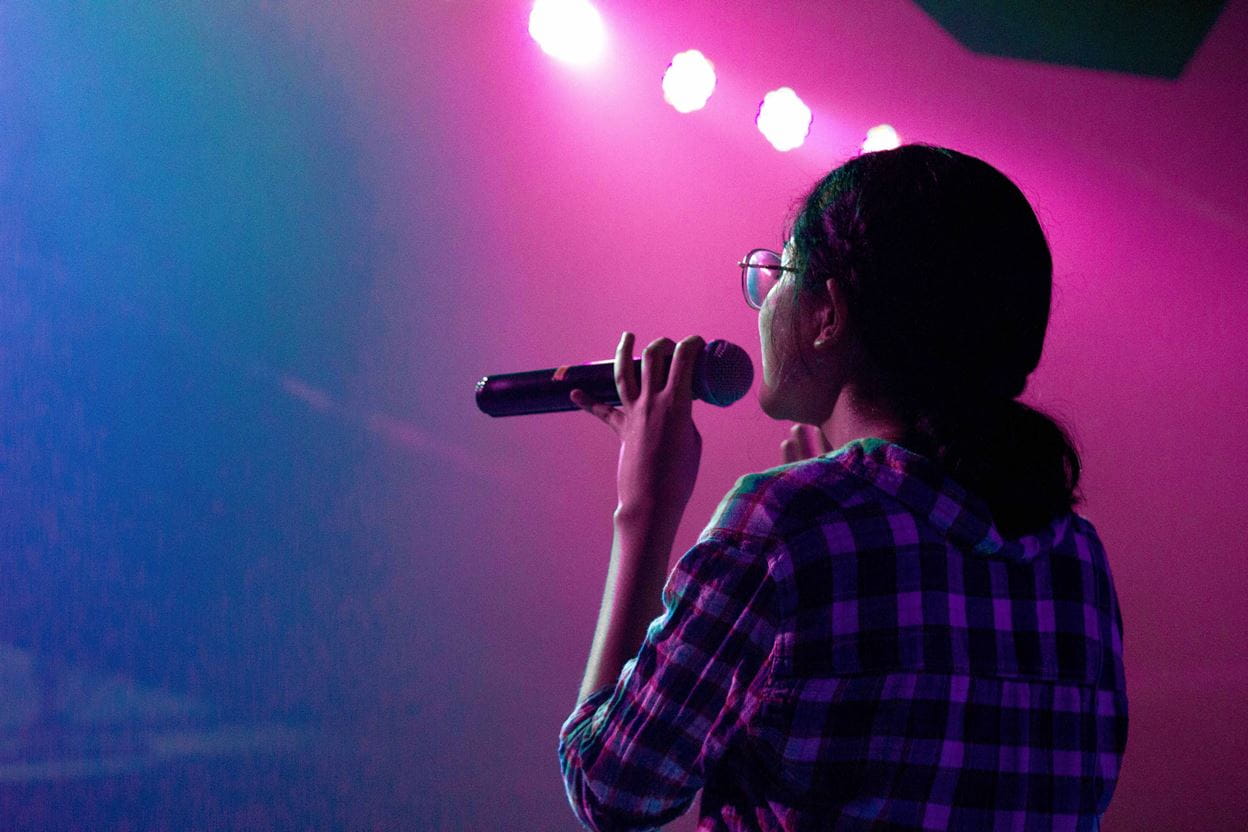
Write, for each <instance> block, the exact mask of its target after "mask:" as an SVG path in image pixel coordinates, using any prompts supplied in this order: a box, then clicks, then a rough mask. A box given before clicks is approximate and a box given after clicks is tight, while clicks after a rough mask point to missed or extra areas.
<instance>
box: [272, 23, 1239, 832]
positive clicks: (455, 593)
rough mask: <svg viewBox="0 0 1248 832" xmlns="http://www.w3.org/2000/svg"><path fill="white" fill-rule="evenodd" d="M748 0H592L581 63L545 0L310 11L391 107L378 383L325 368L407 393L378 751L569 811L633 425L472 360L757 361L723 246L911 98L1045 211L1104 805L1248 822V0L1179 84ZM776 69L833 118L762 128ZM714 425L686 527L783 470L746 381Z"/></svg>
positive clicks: (1056, 360)
mask: <svg viewBox="0 0 1248 832" xmlns="http://www.w3.org/2000/svg"><path fill="white" fill-rule="evenodd" d="M733 5H734V7H737V8H735V10H729V11H725V10H724V8H725V7H724V4H722V3H719V2H710V0H696V2H690V3H682V4H669V3H661V2H643V3H637V2H628V3H626V2H622V0H603V2H601V3H599V7H600V8H601V10H602V12H603V14H604V16H605V17H606V19H607V25H608V31H609V37H610V47H609V53H608V55H607V57H606V59H605V61H604V62H603V64H602V65H601V66H600V67H598V68H595V69H587V70H577V69H573V68H568V67H565V66H562V65H559V64H556V63H555V62H553V61H552V60H550V59H549V58H547V57H546V56H545V55H544V54H542V53H541V52H540V51H539V50H538V48H537V47H536V45H535V44H534V43H533V42H532V41H531V40H530V39H529V38H528V36H527V33H526V31H525V19H526V15H527V4H526V3H523V2H508V3H472V4H462V3H450V2H440V3H424V4H420V10H419V11H416V10H415V7H409V6H408V5H407V4H395V3H389V2H381V0H361V2H358V3H353V4H350V5H348V6H345V7H342V8H341V9H333V8H331V7H329V6H326V5H325V4H320V3H311V2H305V3H295V2H292V3H291V4H290V10H289V17H290V22H291V26H292V31H293V32H294V34H295V37H297V38H306V39H307V40H308V42H309V43H310V44H313V45H314V46H315V48H317V49H323V50H325V55H326V60H327V61H328V62H329V65H330V66H332V67H333V68H334V70H335V72H336V73H337V74H339V75H340V77H341V78H342V80H343V83H344V85H345V87H346V90H347V95H348V96H349V97H350V100H351V103H352V104H353V106H354V108H355V109H356V110H357V111H358V116H359V118H360V119H361V121H362V122H363V124H364V125H366V127H367V128H368V129H366V130H363V131H361V132H362V133H363V134H365V136H366V138H364V139H363V142H364V144H363V146H362V147H361V148H360V154H359V158H360V159H361V164H362V166H363V168H364V171H363V174H364V176H365V178H366V179H367V180H368V181H369V182H371V183H372V187H373V189H374V192H373V193H372V194H371V195H370V197H371V198H373V199H375V200H376V204H377V210H376V222H377V225H378V228H379V229H381V230H383V231H384V232H385V233H387V234H388V235H389V240H390V244H389V245H388V246H387V247H385V248H383V249H381V250H379V251H376V252H374V254H375V255H376V256H377V260H378V262H379V263H380V266H379V268H378V271H377V272H376V274H375V279H374V282H373V284H372V286H371V287H368V288H367V291H369V292H371V300H372V303H373V304H374V308H375V317H374V319H373V328H372V331H371V332H370V333H369V334H368V335H367V337H366V339H365V340H366V345H365V347H364V348H363V349H362V350H361V354H360V356H359V366H360V371H359V375H358V377H357V378H356V379H355V384H354V389H352V390H347V391H335V393H336V395H341V396H343V397H344V399H346V400H349V401H350V402H352V404H351V407H353V408H355V409H356V411H358V412H364V411H368V412H372V413H375V414H381V415H382V416H384V417H385V418H386V419H388V420H389V421H386V422H384V423H379V422H377V421H374V422H372V424H373V426H374V428H375V430H376V433H377V442H376V443H375V445H374V446H372V448H373V449H372V451H371V453H374V454H375V455H376V458H375V459H371V460H362V461H361V465H362V466H369V465H376V466H379V468H384V469H385V470H387V471H389V472H390V475H389V476H388V477H387V478H384V479H383V478H362V482H361V484H360V486H359V488H360V495H359V496H360V497H361V500H360V502H361V503H362V504H364V505H366V506H367V507H368V508H367V511H368V512H369V514H368V516H366V518H365V519H366V521H367V522H368V523H371V524H374V525H375V526H376V527H378V528H389V529H397V530H399V531H398V532H396V534H397V535H398V537H397V538H396V539H399V540H400V541H401V542H402V544H403V545H402V548H401V549H400V550H399V551H396V552H395V553H394V555H393V556H394V557H395V558H396V560H397V562H398V563H399V564H400V567H399V568H398V569H397V571H396V573H395V574H396V577H395V579H394V580H393V581H392V583H391V585H390V587H389V590H388V593H387V594H386V595H385V596H384V597H380V598H375V599H370V601H369V603H370V604H371V605H372V606H371V609H373V610H374V611H375V612H376V614H378V615H380V616H383V617H384V620H385V622H386V627H385V638H386V640H387V645H386V647H387V650H386V651H385V652H386V654H387V655H388V656H389V657H390V658H389V659H388V660H387V662H388V663H387V664H386V666H385V667H382V668H379V669H378V676H377V682H376V683H377V684H378V685H380V686H389V689H390V693H389V694H388V696H389V697H391V698H389V699H388V700H386V701H387V702H388V703H389V704H388V705H387V707H386V708H383V709H382V710H380V711H379V712H378V713H377V716H376V719H377V728H376V732H375V737H374V742H375V745H374V746H373V749H374V754H375V759H376V762H377V765H378V768H379V770H385V771H387V772H389V773H387V774H384V775H379V776H384V777H389V778H393V784H394V786H395V788H397V789H413V790H424V791H425V792H426V794H431V795H432V796H433V798H432V799H435V800H436V801H439V802H444V803H445V804H446V805H447V806H455V807H461V808H462V807H471V808H470V809H465V811H468V812H469V813H470V814H469V816H470V817H472V818H474V819H475V820H474V821H473V823H474V824H481V825H480V826H476V827H474V828H504V827H506V828H512V829H521V828H523V829H569V830H570V829H574V828H576V827H575V823H574V821H573V820H572V818H571V815H570V814H569V813H568V812H567V808H566V806H565V805H564V801H563V796H562V792H561V789H560V783H559V778H558V771H557V767H556V762H555V755H554V749H555V740H556V732H557V730H558V727H559V724H560V722H561V721H562V719H563V717H564V716H565V715H566V713H567V712H568V710H569V709H570V707H571V706H572V704H573V699H574V697H575V693H576V689H577V685H578V683H579V680H580V673H581V670H582V668H583V662H584V660H585V656H586V653H587V650H588V645H589V638H590V635H591V630H592V626H593V623H594V619H595V614H596V611H597V603H598V600H599V597H600V590H601V585H602V581H603V578H604V574H605V567H606V561H607V554H608V549H609V545H610V539H611V538H610V532H611V529H610V522H609V521H610V513H611V510H612V508H613V506H614V501H615V494H614V471H615V449H616V444H615V440H614V437H613V435H611V434H610V432H609V431H608V430H607V429H606V428H605V427H604V426H603V425H601V424H600V423H598V422H597V421H595V420H594V419H592V418H591V417H589V416H587V415H584V414H577V413H569V414H556V415H547V416H539V417H531V418H527V419H514V420H499V421H495V420H491V419H489V418H487V417H485V416H483V415H482V414H480V413H478V412H477V411H476V409H475V407H474V404H473V401H472V399H471V397H470V389H471V386H472V384H473V382H475V380H476V379H477V378H478V377H480V376H481V375H483V374H486V373H495V372H508V371H513V370H522V369H532V368H537V367H545V366H552V365H555V364H558V363H563V362H565V361H590V360H596V359H602V358H608V357H610V356H611V355H612V353H613V350H614V346H615V344H616V342H617V340H618V338H619V334H620V332H621V331H622V330H624V329H630V330H632V331H634V332H636V334H637V338H638V342H639V343H640V344H642V345H644V344H645V343H648V342H649V341H650V340H652V339H654V338H657V337H659V336H663V335H666V336H669V337H672V338H673V339H680V338H683V337H684V336H686V335H689V334H694V333H698V334H702V335H703V336H705V337H707V338H708V339H709V338H714V337H719V338H726V339H728V340H731V341H734V342H736V343H739V344H741V345H742V346H744V347H746V349H747V350H749V351H750V352H751V354H752V355H754V356H755V361H756V365H757V363H758V337H757V330H756V320H755V316H754V313H753V312H751V310H749V309H748V308H747V307H746V306H745V304H744V303H743V301H742V299H741V297H740V291H739V288H738V282H737V272H736V270H735V269H734V267H733V263H734V262H735V260H736V259H737V257H738V256H739V255H740V254H742V253H743V252H745V251H746V250H747V249H749V248H752V247H755V246H761V245H773V244H774V245H779V243H780V242H781V236H780V235H781V231H782V227H783V222H784V220H785V218H786V215H787V211H788V209H789V207H790V205H791V204H792V202H793V200H794V199H796V198H797V197H798V196H800V194H801V193H802V191H803V189H805V188H806V187H808V186H809V184H811V183H812V182H813V181H814V179H815V178H816V177H818V176H819V175H820V174H821V173H823V172H824V171H826V170H827V169H829V168H830V167H832V166H835V165H836V164H837V163H838V162H839V161H841V160H843V159H844V158H845V157H846V156H848V155H850V154H852V153H853V152H854V151H855V149H856V145H857V143H858V142H859V141H860V139H861V137H862V135H863V134H864V133H865V131H866V129H867V128H868V127H870V126H872V125H874V124H876V123H878V122H881V121H887V122H889V123H891V124H893V125H894V126H895V127H897V128H898V130H899V131H900V132H901V133H902V135H903V137H904V138H906V139H909V140H921V141H927V142H933V143H937V144H944V145H948V146H951V147H954V148H957V149H960V150H964V151H967V152H970V153H973V154H976V155H979V156H982V157H983V158H985V159H987V160H988V161H990V162H992V163H994V164H996V165H997V166H998V167H1000V168H1002V169H1003V170H1004V171H1006V172H1007V173H1008V174H1010V175H1011V176H1013V177H1014V178H1015V179H1016V181H1018V182H1019V183H1020V184H1021V185H1022V186H1023V188H1024V190H1025V191H1026V193H1027V194H1028V195H1029V197H1030V198H1031V199H1032V201H1033V204H1034V205H1035V207H1036V208H1037V211H1038V213H1039V215H1040V217H1041V219H1042V222H1043V223H1044V225H1045V227H1046V229H1047V231H1048V234H1049V238H1050V243H1051V245H1052V249H1053V252H1054V256H1055V264H1056V274H1055V301H1054V307H1053V314H1052V323H1051V326H1050V330H1049V339H1048V343H1047V348H1046V352H1045V356H1044V360H1043V362H1042V364H1041V367H1040V369H1039V370H1038V372H1037V373H1036V375H1035V376H1034V377H1033V379H1032V382H1031V385H1030V387H1029V389H1028V391H1027V396H1026V397H1027V398H1028V400H1029V401H1031V402H1033V403H1036V404H1038V405H1039V406H1041V407H1043V408H1046V409H1048V410H1050V411H1051V412H1053V413H1055V414H1056V415H1059V416H1061V417H1062V418H1064V419H1065V420H1066V421H1067V422H1068V423H1069V424H1070V425H1072V426H1073V428H1074V431H1075V434H1076V436H1077V439H1078V440H1079V442H1080V445H1081V447H1082V449H1083V459H1084V462H1085V464H1086V471H1085V483H1086V487H1085V494H1086V497H1087V502H1086V506H1085V507H1084V509H1083V512H1084V513H1085V514H1086V515H1088V516H1089V517H1091V518H1092V520H1093V521H1094V522H1095V523H1096V524H1097V526H1098V528H1099V529H1100V531H1101V534H1102V537H1103V538H1104V540H1105V543H1106V545H1107V547H1108V549H1109V552H1110V557H1111V562H1112V564H1113V567H1114V570H1115V576H1116V580H1117V584H1118V589H1119V593H1120V595H1121V600H1122V606H1123V612H1124V618H1125V626H1126V634H1127V656H1126V661H1127V672H1128V679H1129V685H1130V695H1131V706H1132V713H1131V734H1130V743H1129V748H1128V751H1127V757H1126V761H1125V766H1124V770H1123V775H1122V780H1121V783H1120V787H1119V791H1118V793H1117V795H1116V797H1115V799H1114V802H1113V805H1112V807H1111V811H1110V814H1109V818H1108V820H1109V822H1108V824H1107V828H1110V829H1114V830H1125V829H1142V828H1205V829H1222V828H1230V824H1231V819H1232V818H1241V819H1242V818H1243V817H1244V816H1248V773H1245V772H1246V769H1245V767H1244V765H1243V764H1244V762H1245V760H1246V759H1248V656H1246V655H1245V647H1244V645H1245V644H1248V633H1246V629H1248V627H1246V620H1248V613H1246V612H1245V609H1246V607H1245V604H1244V600H1243V599H1244V594H1245V593H1244V591H1245V589H1246V588H1248V581H1246V577H1248V565H1246V564H1248V558H1246V557H1245V555H1248V546H1246V545H1245V543H1244V539H1245V538H1244V533H1243V528H1242V526H1243V522H1244V519H1245V518H1246V517H1248V474H1246V473H1245V471H1248V430H1246V428H1248V418H1246V417H1248V334H1246V330H1245V328H1244V327H1243V326H1242V322H1243V321H1244V320H1248V291H1245V290H1244V288H1243V279H1244V275H1245V272H1244V265H1243V264H1244V263H1248V231H1246V230H1245V229H1246V228H1248V196H1245V187H1244V186H1245V185H1248V161H1245V156H1244V154H1243V153H1242V152H1241V150H1242V146H1243V136H1244V130H1245V127H1246V126H1248V103H1246V102H1248V99H1246V98H1245V96H1244V90H1245V89H1248V61H1246V60H1245V59H1244V52H1243V42H1244V38H1245V36H1248V2H1245V0H1232V2H1230V3H1228V4H1227V8H1226V9H1225V11H1224V12H1223V14H1222V16H1221V19H1220V20H1219V21H1218V23H1217V24H1216V25H1215V28H1214V29H1213V31H1212V33H1211V34H1210V36H1209V37H1208V39H1207V40H1206V42H1205V43H1204V45H1203V46H1202V47H1201V49H1200V50H1199V51H1198V53H1197V54H1196V56H1195V58H1194V59H1193V60H1192V61H1191V63H1190V65H1189V66H1188V68H1187V71H1186V72H1185V73H1184V75H1183V77H1182V78H1181V79H1180V80H1178V81H1174V82H1171V81H1164V80H1157V79H1151V78H1142V77H1132V76H1127V75H1123V74H1115V73H1108V72H1098V71H1088V70H1081V69H1074V68H1066V67H1057V66H1045V65H1039V64H1034V63H1026V62H1021V61H1014V60H1007V59H1000V58H994V57H981V56H977V55H974V54H971V53H969V52H967V51H966V50H965V49H963V48H962V47H961V46H960V45H959V44H958V43H956V42H955V41H954V40H953V39H952V38H951V37H950V36H949V35H947V34H946V33H945V32H944V31H943V30H941V29H940V28H939V27H938V26H937V25H936V24H935V23H934V22H933V21H932V20H930V19H929V18H928V17H926V16H925V15H924V14H923V13H922V12H921V11H920V10H919V9H918V8H917V7H916V6H914V5H912V4H911V3H909V2H906V0H890V1H889V2H881V3H874V2H873V3H836V4H830V3H829V4H823V3H819V4H814V3H804V2H782V3H769V4H756V5H757V6H758V9H760V10H758V11H752V12H747V11H745V10H743V9H741V8H740V7H741V6H743V5H744V4H733ZM691 47H696V48H699V49H701V50H702V51H704V52H705V53H706V54H707V55H708V56H709V57H710V58H711V59H712V60H713V61H714V62H715V64H716V68H717V70H718V73H719V77H720V86H719V89H718V90H717V92H716V95H715V96H714V97H713V98H712V99H711V101H710V104H709V106H708V107H707V108H706V110H704V111H701V112H698V113H695V114H692V115H687V116H682V115H678V114H677V113H675V112H674V111H673V110H672V109H670V108H669V107H668V106H667V105H666V104H664V102H663V101H662V98H661V94H660V90H659V78H660V76H661V74H662V72H663V69H664V67H665V66H666V63H667V61H668V60H669V59H670V57H671V55H672V54H674V53H675V52H677V51H680V50H683V49H687V48H691ZM780 85H789V86H793V87H794V88H796V89H797V91H798V92H799V94H801V95H802V96H803V97H804V99H805V100H806V101H807V103H808V104H810V106H811V107H812V108H813V109H814V111H815V122H814V127H813V131H812V135H811V137H810V139H809V140H808V142H807V144H806V145H805V146H804V147H803V148H801V149H799V150H796V151H793V152H791V153H789V154H780V153H777V152H776V151H774V150H772V149H771V148H770V146H769V145H767V143H766V142H765V141H764V140H763V138H762V137H761V136H760V135H759V134H758V133H757V132H756V131H755V130H754V127H753V124H752V116H753V113H754V109H755V107H756V105H757V101H758V99H759V98H761V96H762V94H763V93H764V92H766V91H767V90H769V89H772V88H774V87H776V86H780ZM448 264H450V265H449V266H448ZM361 290H362V291H363V290H364V287H361ZM695 417H696V418H697V420H698V424H699V426H700V428H701V431H702V433H703V436H704V437H705V451H704V457H703V466H702V472H701V478H700V481H699V483H698V486H697V489H696V491H695V492H694V496H693V500H692V503H691V505H690V507H689V511H688V513H687V515H686V519H685V523H684V526H683V527H682V530H681V534H680V536H679V537H678V541H677V546H678V549H679V550H680V551H683V549H684V548H686V547H687V546H688V545H690V544H691V543H692V541H693V540H694V538H695V537H696V535H697V533H698V531H699V530H700V529H701V528H702V526H703V524H704V523H705V522H706V520H707V518H708V517H709V514H710V512H711V510H712V509H713V508H714V506H715V504H716V503H717V501H718V499H719V498H720V496H721V495H722V494H723V493H724V492H725V491H726V490H727V489H728V488H729V487H730V486H731V485H732V483H733V481H734V480H735V479H736V478H737V477H738V476H740V475H741V474H743V473H745V472H748V471H754V470H761V469H763V468H766V467H770V466H772V465H775V464H778V462H779V461H780V460H779V452H778V446H779V442H780V440H781V439H782V438H783V437H784V435H785V431H786V429H787V425H785V424H778V423H774V422H771V421H770V420H769V419H768V418H767V417H766V416H764V415H763V414H762V413H761V412H760V411H759V410H758V408H757V404H756V402H755V401H754V399H753V394H751V397H749V398H747V399H746V400H744V401H742V402H741V403H739V404H738V405H736V406H734V407H732V408H731V409H727V410H718V409H715V408H711V407H707V406H703V405H701V404H699V405H697V406H695ZM365 424H367V423H365ZM378 425H382V427H378ZM387 425H388V427H385V426H387ZM678 553H679V552H677V553H676V554H678ZM407 715H410V716H407ZM396 720H397V725H398V727H397V728H395V727H393V726H394V725H395V724H396ZM448 726H451V727H448ZM455 726H457V727H455ZM396 737H398V738H399V740H398V741H396ZM395 764H401V765H400V767H399V768H395ZM1159 818H1165V819H1166V820H1165V821H1159V820H1158V819H1159ZM1159 823H1160V824H1161V825H1160V826H1159V825H1158V824H1159ZM691 826H692V823H691V818H689V817H687V818H685V819H683V820H682V821H681V823H680V824H678V825H677V826H676V827H674V828H678V829H688V828H691Z"/></svg>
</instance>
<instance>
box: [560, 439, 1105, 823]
mask: <svg viewBox="0 0 1248 832" xmlns="http://www.w3.org/2000/svg"><path fill="white" fill-rule="evenodd" d="M663 603H664V608H665V612H664V613H663V614H662V615H661V616H659V617H658V618H656V619H655V620H654V621H653V622H651V624H650V626H649V629H648V631H647V634H646V638H645V641H644V642H643V644H642V646H641V648H640V650H639V651H638V653H637V655H636V656H635V657H634V658H632V659H630V660H629V661H628V662H627V663H626V664H625V666H624V668H623V669H622V670H621V672H620V676H619V679H618V680H617V682H616V683H615V684H614V685H613V686H609V687H603V688H601V689H599V690H597V691H594V692H593V693H591V694H590V695H589V696H587V697H586V698H585V699H584V700H582V701H581V702H579V703H578V704H577V705H576V707H575V709H574V710H573V711H572V714H571V715H570V716H569V717H568V718H567V720H566V721H565V722H564V724H563V726H562V729H561V731H560V734H559V746H558V751H559V761H560V767H561V769H562V773H563V778H564V784H565V787H566V790H567V795H568V799H569V802H570V803H571V806H572V809H573V811H574V812H575V814H576V816H577V818H578V819H579V820H581V822H582V823H583V824H585V825H586V826H587V827H589V828H592V829H597V830H622V829H654V828H657V827H659V826H661V825H663V824H665V823H667V822H669V821H671V820H673V819H675V818H676V817H678V816H680V815H681V814H683V813H684V812H685V811H687V810H688V809H689V807H690V805H691V804H692V802H693V799H694V796H695V794H696V793H697V792H698V790H699V789H701V790H702V801H701V806H700V811H699V823H698V829H699V830H767V831H768V832H770V830H786V832H792V831H794V830H866V829H871V830H934V829H957V830H978V829H992V830H1027V831H1029V830H1046V832H1047V830H1058V829H1069V830H1094V829H1097V828H1098V826H1099V818H1100V815H1101V814H1102V813H1103V812H1104V811H1105V809H1106V807H1107V805H1108V804H1109V800H1110V796H1111V795H1112V794H1113V791H1114V786H1115V784H1116V782H1117V778H1118V769H1119V764H1120V762H1121V760H1122V754H1123V750H1124V748H1125V746H1126V738H1127V699H1126V687H1125V679H1124V676H1123V665H1122V618H1121V614H1120V612H1119V609H1118V600H1117V597H1116V594H1115V591H1114V584H1113V580H1112V578H1111V576H1110V571H1109V564H1108V562H1107V560H1106V555H1105V550H1104V548H1103V547H1102V545H1101V542H1100V540H1099V538H1098V537H1097V534H1096V530H1095V529H1094V528H1093V526H1092V524H1091V523H1090V522H1089V521H1088V520H1087V519H1086V518H1085V517H1083V516H1082V515H1079V514H1078V513H1071V514H1067V515H1065V516H1063V517H1060V518H1057V519H1056V520H1054V521H1053V522H1052V523H1051V524H1050V525H1049V526H1047V527H1045V528H1043V529H1041V530H1038V531H1037V532H1036V533H1034V534H1031V535H1028V536H1025V537H1021V538H1017V539H1003V538H1002V537H1001V535H1000V534H999V533H998V531H997V529H996V528H995V526H994V525H993V523H992V519H991V515H990V513H989V511H988V509H987V506H986V504H985V503H984V502H983V501H982V500H981V499H980V498H978V497H976V496H975V495H972V494H968V493H967V492H966V491H965V490H964V489H962V488H961V487H960V486H959V485H958V484H957V483H956V482H954V481H953V480H951V479H949V478H947V477H945V476H943V475H942V474H941V473H940V472H939V471H938V470H937V469H936V468H935V466H934V465H933V463H932V462H931V461H930V460H928V459H926V458H924V457H922V456H919V455H917V454H914V453H912V452H910V451H908V450H906V449H905V448H903V447H901V446H900V445H897V444H894V443H891V442H887V441H884V440H881V439H862V440H855V441H853V442H850V443H848V444H847V445H845V446H844V447H842V448H839V449H837V450H836V451H834V452H832V453H831V454H826V455H824V456H821V457H816V458H815V459H811V460H804V461H802V462H797V463H791V464H788V465H783V466H779V467H777V468H772V469H770V470H768V471H764V472H762V473H759V474H750V475H747V476H744V477H742V478H741V479H740V480H738V482H737V484H736V485H735V487H734V488H733V489H732V490H731V491H730V492H729V493H728V494H727V495H726V496H725V497H724V499H723V501H722V502H721V503H720V505H719V507H718V509H717V510H716V512H715V514H714V516H713V517H712V519H711V522H710V523H709V524H708V525H707V527H706V528H705V529H704V530H703V532H702V534H701V535H699V537H698V540H697V542H696V544H695V545H694V546H693V547H692V548H691V549H689V550H688V551H687V552H685V554H684V555H683V556H682V557H681V558H680V560H679V562H678V563H677V565H676V567H675V569H674V570H673V571H672V574H671V575H670V576H669V578H668V581H667V584H666V586H665V587H664V589H663Z"/></svg>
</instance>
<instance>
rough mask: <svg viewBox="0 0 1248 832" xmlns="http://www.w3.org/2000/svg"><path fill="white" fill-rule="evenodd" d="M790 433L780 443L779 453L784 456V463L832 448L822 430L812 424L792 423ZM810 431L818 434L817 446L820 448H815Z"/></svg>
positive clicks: (813, 455)
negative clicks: (817, 449)
mask: <svg viewBox="0 0 1248 832" xmlns="http://www.w3.org/2000/svg"><path fill="white" fill-rule="evenodd" d="M790 433H792V436H790V437H789V438H788V439H786V440H784V441H783V442H781V443H780V453H781V454H782V455H783V456H784V461H785V463H789V462H801V461H802V460H803V459H810V458H811V457H816V456H819V455H820V454H826V453H827V452H828V451H830V450H832V443H831V442H829V441H828V437H826V436H824V435H823V430H822V429H820V428H818V427H815V426H814V425H801V424H798V425H794V426H793V427H792V428H791V429H790ZM812 433H815V434H818V435H819V440H818V441H819V447H820V448H822V450H820V451H816V450H815V444H814V443H815V440H814V438H813V437H812Z"/></svg>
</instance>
